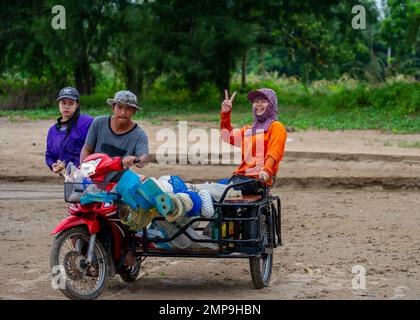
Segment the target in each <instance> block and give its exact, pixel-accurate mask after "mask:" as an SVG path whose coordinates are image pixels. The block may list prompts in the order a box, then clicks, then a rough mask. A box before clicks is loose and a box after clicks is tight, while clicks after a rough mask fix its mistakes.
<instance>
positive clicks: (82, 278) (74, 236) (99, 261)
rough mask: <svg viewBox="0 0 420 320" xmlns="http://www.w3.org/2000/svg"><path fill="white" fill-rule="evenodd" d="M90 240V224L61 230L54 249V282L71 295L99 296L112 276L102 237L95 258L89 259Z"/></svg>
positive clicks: (77, 297) (73, 297) (92, 297)
mask: <svg viewBox="0 0 420 320" xmlns="http://www.w3.org/2000/svg"><path fill="white" fill-rule="evenodd" d="M89 240H90V235H89V233H88V231H87V230H86V228H84V227H75V228H71V229H68V230H66V231H63V232H62V233H60V234H58V235H57V237H56V238H55V240H54V243H53V246H52V249H51V258H50V264H51V270H52V276H53V285H54V284H55V287H56V289H59V290H60V291H61V292H62V293H63V294H64V295H65V296H66V297H68V298H70V299H75V300H91V299H95V298H97V297H98V296H99V295H100V294H101V293H102V291H103V290H104V288H105V285H106V281H107V279H108V274H109V265H108V261H107V256H106V250H105V248H104V246H103V245H102V244H101V242H100V241H98V239H96V241H95V248H94V254H93V259H92V262H91V263H90V264H89V263H88V262H87V254H88V248H89Z"/></svg>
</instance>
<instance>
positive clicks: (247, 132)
mask: <svg viewBox="0 0 420 320" xmlns="http://www.w3.org/2000/svg"><path fill="white" fill-rule="evenodd" d="M230 115H231V113H230V112H221V113H220V130H221V136H222V140H223V141H225V142H227V143H230V144H231V145H234V146H237V147H241V151H242V160H241V163H240V164H239V166H238V168H237V169H236V170H235V172H234V174H239V175H245V176H249V177H252V178H256V177H258V176H259V173H260V172H261V170H262V169H264V171H266V172H267V173H268V174H269V175H270V176H276V175H277V171H278V169H279V163H280V161H281V159H282V158H283V153H284V146H285V144H286V138H287V131H286V129H285V127H284V126H283V124H282V123H281V122H279V121H274V122H273V123H272V124H271V125H270V127H269V129H268V131H267V132H264V133H263V132H261V133H257V134H252V132H251V126H250V125H248V126H245V127H243V128H242V129H234V128H232V125H231V123H230ZM271 183H272V181H271V180H270V181H269V182H268V184H269V185H270V184H271Z"/></svg>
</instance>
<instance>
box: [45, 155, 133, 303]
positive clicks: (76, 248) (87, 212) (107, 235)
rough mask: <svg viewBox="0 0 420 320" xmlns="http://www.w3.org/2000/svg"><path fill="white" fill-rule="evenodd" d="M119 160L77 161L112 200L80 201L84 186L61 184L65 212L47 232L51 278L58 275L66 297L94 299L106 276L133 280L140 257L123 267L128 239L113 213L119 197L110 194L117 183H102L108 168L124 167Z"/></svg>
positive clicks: (100, 157)
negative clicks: (49, 233)
mask: <svg viewBox="0 0 420 320" xmlns="http://www.w3.org/2000/svg"><path fill="white" fill-rule="evenodd" d="M121 160H122V159H121V158H120V157H114V158H111V157H109V156H107V155H105V154H92V155H90V156H89V157H87V158H86V159H85V160H84V161H83V163H82V168H83V169H84V172H85V173H86V174H87V175H88V176H89V178H90V179H91V182H93V183H94V185H95V186H96V187H98V188H100V189H102V190H103V191H106V192H107V194H109V195H110V196H112V197H113V200H116V201H110V202H107V203H99V202H98V203H89V204H85V205H82V204H80V203H78V202H79V201H78V198H79V199H80V196H81V195H83V193H84V189H85V188H86V184H85V183H80V182H65V200H66V202H70V203H71V204H70V205H69V207H68V213H69V216H68V217H66V218H65V219H64V220H63V221H61V222H60V223H59V224H58V225H57V226H56V227H55V229H54V230H53V231H52V232H51V235H56V238H55V240H54V243H53V246H52V251H51V258H50V264H51V268H52V272H53V278H54V279H59V280H58V281H57V282H59V286H58V288H59V289H60V290H61V292H62V293H63V294H64V295H66V296H67V297H69V298H71V299H83V300H88V299H94V298H96V297H97V296H99V295H100V294H101V292H102V291H103V290H104V288H105V286H106V282H107V279H108V278H109V277H113V276H115V274H119V275H120V277H121V278H122V279H123V280H124V281H126V282H132V281H135V280H136V278H137V276H138V274H139V272H140V266H141V260H140V257H137V260H136V264H135V265H134V266H133V267H127V266H125V265H124V258H125V254H126V248H127V243H126V241H127V238H128V237H127V229H126V228H124V227H123V225H122V224H121V222H120V219H119V217H118V205H117V202H118V197H119V196H118V194H117V193H113V192H112V190H113V189H114V187H115V186H116V184H117V183H116V182H110V183H107V182H105V177H106V176H107V175H108V174H109V173H110V172H113V171H123V170H124V168H123V166H122V163H121ZM57 284H58V283H57Z"/></svg>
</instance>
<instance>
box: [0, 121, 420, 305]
mask: <svg viewBox="0 0 420 320" xmlns="http://www.w3.org/2000/svg"><path fill="white" fill-rule="evenodd" d="M51 123H52V121H35V122H28V121H21V122H10V121H8V120H6V119H4V118H0V219H1V221H2V223H1V224H0V257H1V258H0V267H1V268H2V269H1V271H2V272H0V298H3V299H63V298H64V296H62V295H61V293H60V292H57V291H55V290H53V289H52V287H51V276H50V270H49V255H50V249H51V244H52V241H53V238H52V237H50V236H49V232H50V231H51V230H52V229H53V228H54V226H55V225H56V224H57V223H58V222H59V221H60V220H61V219H62V218H64V216H65V213H66V204H65V203H64V202H63V199H62V184H61V183H62V182H61V181H60V179H59V178H57V177H54V176H53V175H52V174H51V173H50V172H49V171H48V169H47V168H46V166H45V164H44V160H43V154H44V151H45V150H44V148H45V135H46V132H47V129H48V126H49V125H50V124H51ZM140 125H142V126H143V127H144V129H145V130H146V132H147V133H148V134H149V139H150V146H151V151H152V153H153V152H155V151H156V149H157V148H158V143H157V142H156V139H155V137H156V133H157V131H158V129H160V128H162V127H165V126H166V127H168V128H173V129H175V127H176V123H170V122H167V123H162V124H161V125H159V126H153V125H150V124H148V123H143V122H141V123H140ZM189 125H191V128H194V127H195V128H204V127H206V126H208V125H207V124H199V123H189ZM211 127H214V124H213V125H210V126H209V128H211ZM206 128H207V127H206ZM209 128H207V129H209ZM419 141H420V135H419V134H418V135H415V134H413V135H391V134H386V133H381V132H378V131H363V132H358V131H345V132H329V131H307V132H290V133H289V140H288V142H287V144H286V153H285V156H284V160H283V162H282V164H281V169H280V172H279V175H278V179H277V181H276V186H277V187H276V188H275V189H274V191H273V192H274V193H275V194H278V195H280V197H281V199H282V203H283V230H282V231H283V242H284V245H283V246H282V247H279V248H278V249H276V251H275V258H274V268H273V275H272V279H271V285H270V287H268V288H265V289H263V290H254V289H253V286H252V282H251V276H250V274H249V264H248V261H247V260H236V259H233V260H230V259H222V260H219V259H173V258H148V259H147V260H146V263H145V264H144V268H143V269H142V272H141V274H140V277H139V279H137V281H136V282H135V283H133V284H130V285H127V284H125V283H123V282H122V281H121V280H119V278H118V277H116V278H115V279H113V280H111V281H110V283H109V287H108V288H107V289H106V290H105V291H104V293H103V294H102V296H101V299H223V298H228V299H419V298H420V268H419V266H418V265H419V258H418V252H419V249H420V235H419V233H418V230H419V226H420V209H419V208H420V197H419V194H418V188H419V187H420V148H415V147H411V148H407V147H403V146H407V145H409V144H413V145H414V144H415V143H416V142H419ZM419 143H420V142H419ZM233 168H234V165H233V163H231V165H223V166H222V165H219V166H217V165H211V166H210V165H207V166H206V165H158V164H156V163H154V164H150V165H149V166H148V167H147V168H145V169H144V170H143V171H142V173H144V174H146V175H149V176H160V175H164V174H177V175H179V176H181V177H182V178H184V179H185V180H188V181H195V182H198V181H200V182H202V181H206V180H207V181H210V180H217V179H220V178H225V177H228V176H229V175H230V174H231V172H232V171H233ZM47 182H48V183H47ZM356 265H360V266H362V267H363V268H365V270H366V289H365V290H362V289H352V279H353V277H354V276H355V274H352V268H353V267H354V266H356Z"/></svg>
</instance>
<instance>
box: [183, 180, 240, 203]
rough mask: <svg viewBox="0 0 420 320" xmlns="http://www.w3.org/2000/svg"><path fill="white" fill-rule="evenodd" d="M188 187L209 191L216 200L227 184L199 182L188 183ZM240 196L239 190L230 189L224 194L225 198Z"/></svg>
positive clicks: (193, 189) (197, 190)
mask: <svg viewBox="0 0 420 320" xmlns="http://www.w3.org/2000/svg"><path fill="white" fill-rule="evenodd" d="M189 187H190V188H191V190H192V191H196V192H199V191H201V190H207V191H209V192H210V194H211V196H212V198H213V199H214V200H216V201H219V200H220V198H221V197H222V195H223V192H224V191H225V189H226V188H227V185H225V184H221V183H208V182H207V183H201V184H190V185H189ZM240 197H242V192H241V191H240V190H233V189H230V190H229V192H228V193H227V195H226V199H231V198H240Z"/></svg>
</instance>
